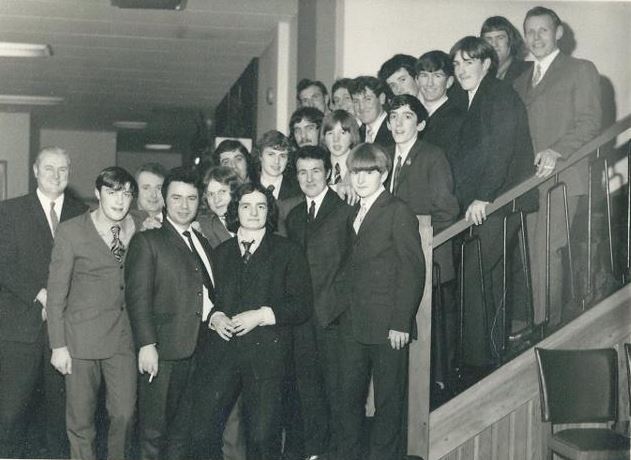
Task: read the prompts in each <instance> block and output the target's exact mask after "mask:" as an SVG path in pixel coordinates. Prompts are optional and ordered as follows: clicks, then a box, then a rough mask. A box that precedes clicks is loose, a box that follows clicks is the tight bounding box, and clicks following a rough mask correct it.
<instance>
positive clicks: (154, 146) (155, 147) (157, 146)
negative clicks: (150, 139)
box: [145, 144, 172, 151]
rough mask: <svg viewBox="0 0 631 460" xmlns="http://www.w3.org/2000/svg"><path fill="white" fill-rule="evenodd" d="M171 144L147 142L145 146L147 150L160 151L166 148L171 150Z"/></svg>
mask: <svg viewBox="0 0 631 460" xmlns="http://www.w3.org/2000/svg"><path fill="white" fill-rule="evenodd" d="M171 147H172V146H171V144H145V148H146V149H147V150H159V151H165V150H171Z"/></svg>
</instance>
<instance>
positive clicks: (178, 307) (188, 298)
mask: <svg viewBox="0 0 631 460" xmlns="http://www.w3.org/2000/svg"><path fill="white" fill-rule="evenodd" d="M193 231H195V230H193ZM195 235H196V236H197V238H198V239H199V241H200V243H201V244H202V246H203V248H204V251H205V252H206V256H207V257H208V260H209V261H211V248H210V243H209V242H208V241H207V240H206V238H204V237H203V235H202V234H201V233H199V232H195ZM211 263H212V262H211ZM203 269H204V268H203V267H200V266H199V264H198V262H197V260H196V258H195V257H194V255H193V253H192V252H191V250H190V249H189V247H188V246H187V244H186V243H185V242H184V240H183V239H182V237H181V236H180V235H179V233H178V231H177V230H176V229H175V228H174V227H173V225H171V223H169V222H168V221H165V222H164V224H163V225H162V227H161V228H158V229H153V230H147V231H144V232H142V233H137V234H136V235H134V237H133V239H132V240H131V242H130V243H129V251H128V252H127V257H126V260H125V283H126V287H125V299H126V303H127V309H128V312H129V319H130V320H131V327H132V331H133V334H134V341H135V343H136V348H140V347H143V346H145V345H149V344H152V343H157V345H158V349H159V357H160V359H167V360H170V359H184V358H188V357H190V356H191V355H192V354H193V351H194V350H195V346H196V344H197V336H198V333H199V327H200V321H201V320H202V287H203V284H204V281H203V277H202V270H203ZM211 269H212V266H211ZM215 271H216V270H214V269H213V275H214V273H215Z"/></svg>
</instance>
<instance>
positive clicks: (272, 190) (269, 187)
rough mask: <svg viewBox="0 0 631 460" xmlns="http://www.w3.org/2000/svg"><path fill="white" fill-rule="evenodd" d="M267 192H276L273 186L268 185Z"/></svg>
mask: <svg viewBox="0 0 631 460" xmlns="http://www.w3.org/2000/svg"><path fill="white" fill-rule="evenodd" d="M267 190H269V191H270V192H272V193H274V190H276V187H274V186H273V185H268V186H267Z"/></svg>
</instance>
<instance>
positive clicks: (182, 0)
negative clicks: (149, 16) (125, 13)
mask: <svg viewBox="0 0 631 460" xmlns="http://www.w3.org/2000/svg"><path fill="white" fill-rule="evenodd" d="M186 1H187V0H111V2H112V6H117V7H118V8H132V9H150V10H176V11H181V10H183V9H184V8H185V7H186Z"/></svg>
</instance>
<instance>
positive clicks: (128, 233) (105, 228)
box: [90, 211, 136, 246]
mask: <svg viewBox="0 0 631 460" xmlns="http://www.w3.org/2000/svg"><path fill="white" fill-rule="evenodd" d="M95 213H96V211H92V212H91V213H90V218H91V219H92V222H93V223H94V227H95V228H96V231H97V232H98V234H99V235H100V236H101V238H103V239H104V240H105V242H106V243H107V244H108V245H109V243H110V242H111V241H112V239H113V236H112V227H113V226H114V225H118V226H119V227H120V233H119V235H118V238H119V239H120V240H121V242H122V243H123V244H124V245H125V246H127V244H128V243H129V241H130V240H131V237H132V236H134V233H135V232H136V225H135V224H134V219H133V218H132V217H131V214H129V213H128V214H127V215H126V216H125V217H124V218H123V220H121V221H119V222H113V223H111V224H104V223H103V222H97V220H96V214H95Z"/></svg>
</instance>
